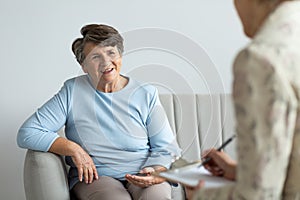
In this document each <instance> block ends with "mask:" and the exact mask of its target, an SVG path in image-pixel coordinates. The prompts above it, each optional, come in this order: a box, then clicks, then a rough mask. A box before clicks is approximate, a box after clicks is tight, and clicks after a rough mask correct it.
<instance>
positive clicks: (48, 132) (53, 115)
mask: <svg viewBox="0 0 300 200" xmlns="http://www.w3.org/2000/svg"><path fill="white" fill-rule="evenodd" d="M67 93H68V90H67V86H66V84H65V85H64V86H63V87H62V89H61V90H60V91H59V92H58V93H57V94H56V95H54V97H52V98H51V99H50V100H49V101H47V102H46V103H45V104H44V105H43V106H41V107H40V108H39V109H37V111H36V112H35V113H34V114H33V115H31V116H30V117H29V118H28V119H27V120H26V121H25V122H24V123H23V125H22V126H21V128H20V129H19V132H18V135H17V143H18V146H19V147H21V148H26V149H32V150H38V151H48V150H49V148H50V147H51V145H52V143H53V142H54V141H55V140H56V139H57V138H58V137H59V135H58V134H57V131H59V130H60V129H61V128H62V127H63V126H64V124H65V122H66V119H67V102H68V101H67V96H68V95H67Z"/></svg>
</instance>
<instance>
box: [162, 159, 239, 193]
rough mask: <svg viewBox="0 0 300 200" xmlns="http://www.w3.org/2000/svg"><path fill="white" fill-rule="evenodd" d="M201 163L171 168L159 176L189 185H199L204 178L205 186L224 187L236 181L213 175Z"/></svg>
mask: <svg viewBox="0 0 300 200" xmlns="http://www.w3.org/2000/svg"><path fill="white" fill-rule="evenodd" d="M198 166H199V164H195V165H191V166H187V167H182V168H179V169H174V170H169V171H166V172H161V173H159V176H161V177H164V178H166V179H168V180H169V181H172V182H177V183H182V184H184V185H188V186H196V185H198V182H199V180H204V182H205V185H204V187H205V188H212V187H222V186H224V185H227V184H233V183H234V181H230V180H228V179H225V178H222V177H216V176H212V175H211V174H210V172H209V171H207V170H206V169H205V168H204V167H200V168H199V167H198Z"/></svg>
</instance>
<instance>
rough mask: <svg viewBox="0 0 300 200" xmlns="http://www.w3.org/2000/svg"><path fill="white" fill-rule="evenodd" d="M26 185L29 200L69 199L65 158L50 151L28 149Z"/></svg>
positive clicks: (25, 164)
mask: <svg viewBox="0 0 300 200" xmlns="http://www.w3.org/2000/svg"><path fill="white" fill-rule="evenodd" d="M24 187H25V194H26V199H27V200H36V199H41V200H46V199H49V200H50V199H51V200H53V199H60V200H69V199H70V194H69V186H68V179H67V174H66V167H65V165H64V161H63V158H62V157H61V156H59V155H56V154H53V153H49V152H39V151H33V150H27V153H26V157H25V163H24Z"/></svg>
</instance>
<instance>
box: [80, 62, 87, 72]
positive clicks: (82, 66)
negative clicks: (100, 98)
mask: <svg viewBox="0 0 300 200" xmlns="http://www.w3.org/2000/svg"><path fill="white" fill-rule="evenodd" d="M80 66H81V69H82V71H83V72H84V73H87V70H86V68H85V67H84V64H83V63H81V64H80Z"/></svg>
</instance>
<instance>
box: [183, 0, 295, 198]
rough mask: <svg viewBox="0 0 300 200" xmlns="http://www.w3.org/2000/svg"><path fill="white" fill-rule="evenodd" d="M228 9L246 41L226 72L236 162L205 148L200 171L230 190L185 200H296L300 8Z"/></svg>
mask: <svg viewBox="0 0 300 200" xmlns="http://www.w3.org/2000/svg"><path fill="white" fill-rule="evenodd" d="M234 3H235V7H236V9H237V12H238V14H239V17H240V19H241V21H242V24H243V27H244V32H245V34H246V35H247V36H248V37H250V38H252V42H251V43H250V44H249V45H247V46H246V48H245V49H243V50H242V51H241V52H240V53H239V54H238V56H237V58H236V59H235V62H234V67H233V71H234V83H233V99H234V105H235V112H236V121H237V124H236V131H237V138H238V142H237V143H238V144H237V154H238V160H237V162H235V161H234V160H232V159H231V158H230V157H229V156H228V155H226V154H225V153H224V152H218V151H216V150H215V149H212V150H210V151H208V154H207V155H206V157H211V158H212V161H211V162H210V163H209V164H208V165H206V168H207V169H208V170H210V171H211V172H212V173H213V174H214V175H216V176H224V177H225V178H228V179H234V180H235V181H236V183H235V184H234V185H228V186H225V187H221V188H215V189H205V188H204V187H203V184H204V185H205V182H204V183H203V182H200V183H199V185H198V186H197V187H195V188H189V187H187V188H186V189H187V194H188V198H189V199H191V198H192V197H194V198H193V199H215V200H220V199H222V200H225V199H243V200H244V199H264V200H266V199H272V200H276V199H293V200H294V199H300V78H299V77H300V1H299V0H290V1H288V0H235V1H234Z"/></svg>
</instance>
